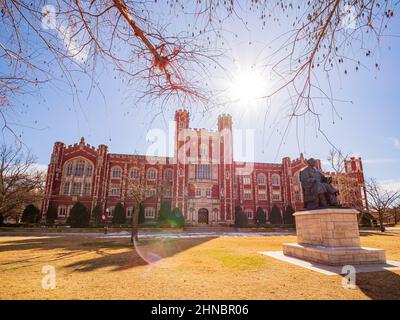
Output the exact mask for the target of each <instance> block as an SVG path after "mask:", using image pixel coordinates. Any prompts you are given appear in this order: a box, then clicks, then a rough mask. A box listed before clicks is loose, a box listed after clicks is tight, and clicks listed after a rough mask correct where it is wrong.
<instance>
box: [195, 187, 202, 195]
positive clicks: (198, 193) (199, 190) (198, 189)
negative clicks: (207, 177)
mask: <svg viewBox="0 0 400 320" xmlns="http://www.w3.org/2000/svg"><path fill="white" fill-rule="evenodd" d="M196 197H201V189H200V188H197V189H196Z"/></svg>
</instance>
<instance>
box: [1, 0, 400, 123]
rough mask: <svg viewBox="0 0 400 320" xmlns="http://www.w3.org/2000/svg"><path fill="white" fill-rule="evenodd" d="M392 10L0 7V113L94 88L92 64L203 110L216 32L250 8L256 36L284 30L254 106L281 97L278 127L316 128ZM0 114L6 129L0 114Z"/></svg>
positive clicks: (363, 2) (340, 5)
mask: <svg viewBox="0 0 400 320" xmlns="http://www.w3.org/2000/svg"><path fill="white" fill-rule="evenodd" d="M399 5H400V4H399V2H398V1H394V0H382V1H375V0H351V1H348V0H327V1H321V0H311V1H301V0H298V1H286V0H278V1H267V0H261V1H246V2H243V1H239V0H231V1H224V0H204V1H196V2H193V1H184V0H177V1H172V0H167V1H165V2H161V1H153V2H151V1H133V0H99V1H77V0H56V1H54V2H53V4H52V5H47V3H46V1H44V0H39V1H26V0H3V1H1V2H0V7H1V14H2V20H1V29H2V30H3V31H2V32H3V34H4V36H3V37H2V38H1V40H0V56H1V57H2V59H3V61H4V65H5V66H6V68H4V71H1V72H0V101H2V104H1V105H3V106H4V105H8V104H10V103H12V102H11V100H12V99H13V97H14V96H15V94H16V93H18V92H32V91H33V92H36V91H37V87H38V86H39V85H40V84H41V83H43V82H47V81H50V80H54V79H57V81H52V83H53V84H54V85H55V86H58V85H59V84H61V85H65V84H67V85H69V86H70V89H71V92H73V93H75V94H76V95H77V96H79V94H78V93H79V88H78V85H77V83H76V81H75V80H76V78H75V76H76V74H78V75H82V74H84V75H86V76H88V77H89V78H90V79H91V80H92V87H98V83H97V81H96V76H95V72H96V67H97V66H98V65H99V64H100V65H110V66H111V67H112V68H114V69H115V70H117V71H118V72H120V73H121V74H122V75H123V76H125V77H126V79H127V80H128V82H129V83H134V84H135V85H137V86H139V87H142V88H143V95H142V97H151V99H156V100H157V101H158V102H160V104H164V103H165V102H166V101H169V99H173V98H176V99H177V101H178V102H176V103H179V104H181V105H182V104H185V105H188V104H191V103H192V102H194V101H196V103H199V102H204V101H206V100H207V99H208V98H209V97H210V96H213V95H211V94H210V92H209V90H208V88H207V84H208V81H207V79H208V78H209V77H211V75H212V74H213V71H214V67H215V66H216V65H218V61H217V58H218V57H219V56H220V53H221V51H220V45H221V43H218V44H217V42H218V41H220V42H222V39H223V38H224V32H225V30H224V27H223V24H224V22H225V21H227V20H229V19H235V21H238V22H240V23H242V24H243V26H244V27H245V28H247V25H248V22H249V21H247V20H246V19H247V18H246V16H248V14H247V13H248V11H249V10H250V11H252V12H254V14H255V15H256V16H258V17H259V19H260V20H261V22H262V28H265V27H266V26H267V25H268V24H269V23H274V22H275V23H277V24H279V25H285V26H288V28H287V30H284V32H283V33H282V34H280V35H279V36H278V37H276V39H275V40H274V41H273V42H272V43H270V44H268V47H270V48H271V52H272V53H271V54H268V55H267V56H265V57H264V61H265V66H266V67H267V68H268V70H269V69H270V70H271V73H272V75H273V77H274V83H275V85H274V86H273V89H272V90H271V92H270V93H268V95H266V96H265V97H264V98H270V97H272V96H274V95H276V94H278V93H280V92H284V93H285V95H287V94H288V95H289V96H290V101H291V102H290V108H289V110H288V114H287V115H288V116H289V117H288V119H289V120H288V125H289V124H290V123H291V122H292V121H293V119H296V118H299V117H302V116H305V115H311V116H313V117H315V118H316V125H317V126H318V129H320V122H319V115H320V113H321V112H320V111H319V110H318V106H320V105H321V104H320V103H318V102H319V101H321V100H327V101H328V105H330V106H331V108H332V111H333V112H332V114H333V115H336V116H338V114H337V112H336V109H335V103H336V102H337V101H338V100H336V98H335V97H334V88H332V84H331V80H330V79H331V78H333V77H334V76H335V77H337V78H340V77H341V75H347V74H348V73H349V72H350V71H351V70H355V71H358V70H359V69H360V68H363V67H365V68H367V67H368V65H364V63H363V61H362V60H363V59H362V58H363V57H364V58H367V59H371V65H372V66H374V67H375V68H376V69H379V63H378V62H377V61H376V60H375V59H374V60H372V59H373V56H374V52H375V51H376V49H377V48H379V44H380V43H381V40H382V38H383V37H386V36H388V34H386V32H387V30H389V29H388V22H389V20H390V19H392V17H393V16H394V12H395V10H397V8H398V6H399ZM164 14H166V15H168V17H169V18H170V19H169V21H168V19H165V17H163V15H164ZM179 14H182V15H190V16H191V17H192V20H193V23H190V24H189V26H188V27H187V28H183V27H182V26H180V27H178V28H181V29H184V30H178V31H176V30H175V31H174V32H172V31H171V30H172V29H174V28H173V27H177V26H174V24H173V23H170V21H173V20H174V19H173V18H175V17H176V16H177V15H179ZM162 18H164V19H162ZM285 19H288V21H284V20H285ZM162 20H163V21H166V22H164V23H163V22H162ZM171 25H172V27H171ZM355 47H356V48H357V47H358V48H359V49H358V50H352V49H354V48H355ZM43 57H46V58H45V59H43ZM2 70H3V68H2ZM268 73H269V72H268ZM60 74H61V76H60ZM267 76H268V75H267V73H266V77H267ZM27 88H28V89H27ZM325 112H326V110H325ZM0 113H1V115H2V116H3V119H4V121H5V126H6V120H7V114H6V113H5V112H4V108H0Z"/></svg>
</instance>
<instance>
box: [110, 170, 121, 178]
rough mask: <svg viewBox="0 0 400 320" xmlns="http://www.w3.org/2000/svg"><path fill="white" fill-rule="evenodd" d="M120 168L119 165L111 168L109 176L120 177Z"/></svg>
mask: <svg viewBox="0 0 400 320" xmlns="http://www.w3.org/2000/svg"><path fill="white" fill-rule="evenodd" d="M121 174H122V169H121V168H120V167H114V168H112V170H111V177H112V178H114V179H118V178H121Z"/></svg>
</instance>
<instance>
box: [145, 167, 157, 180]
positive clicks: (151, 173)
mask: <svg viewBox="0 0 400 320" xmlns="http://www.w3.org/2000/svg"><path fill="white" fill-rule="evenodd" d="M156 177H157V171H156V169H149V170H147V180H156Z"/></svg>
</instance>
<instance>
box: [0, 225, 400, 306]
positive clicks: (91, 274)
mask: <svg viewBox="0 0 400 320" xmlns="http://www.w3.org/2000/svg"><path fill="white" fill-rule="evenodd" d="M361 238H362V244H363V245H364V246H369V247H377V248H385V249H386V250H387V257H388V259H391V260H400V250H399V248H400V234H399V233H394V232H387V233H385V234H380V233H379V232H376V233H373V234H368V235H364V236H362V237H361ZM284 242H296V237H294V236H270V237H246V238H228V237H224V238H201V239H180V240H179V239H165V240H162V241H161V240H160V241H143V242H140V243H139V244H138V246H137V247H136V248H135V247H132V246H130V244H129V239H96V238H93V237H70V236H69V237H57V238H48V237H40V236H39V237H38V236H36V237H33V236H30V237H17V236H15V237H4V236H3V237H0V281H1V284H2V285H1V286H0V298H1V299H400V271H396V272H377V273H363V274H358V275H357V279H356V280H357V286H358V287H357V289H355V290H349V289H344V288H342V286H341V280H342V279H341V277H340V276H325V275H322V274H319V273H316V272H313V271H310V270H306V269H303V268H300V267H297V266H294V265H291V264H288V263H285V262H282V261H278V260H275V259H273V258H270V257H267V256H263V255H260V254H258V253H257V252H259V251H272V250H277V251H280V250H281V246H282V243H284ZM46 265H51V266H54V267H55V269H56V272H57V287H56V289H54V290H45V289H43V288H42V286H41V281H42V278H43V276H44V274H42V267H43V266H46Z"/></svg>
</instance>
